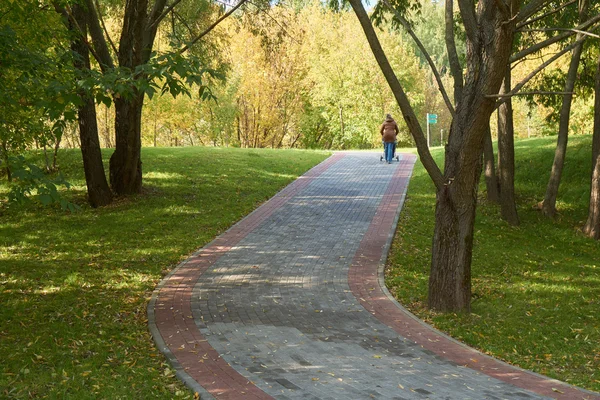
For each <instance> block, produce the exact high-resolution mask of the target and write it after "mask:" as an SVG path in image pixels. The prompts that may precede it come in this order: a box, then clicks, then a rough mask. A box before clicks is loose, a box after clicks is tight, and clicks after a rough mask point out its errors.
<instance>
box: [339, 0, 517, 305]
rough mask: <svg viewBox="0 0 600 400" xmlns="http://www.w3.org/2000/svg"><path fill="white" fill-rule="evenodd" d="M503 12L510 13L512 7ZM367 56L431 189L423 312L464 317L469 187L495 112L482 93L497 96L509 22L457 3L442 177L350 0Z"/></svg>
mask: <svg viewBox="0 0 600 400" xmlns="http://www.w3.org/2000/svg"><path fill="white" fill-rule="evenodd" d="M512 3H513V4H511V7H510V9H513V10H518V7H517V1H516V0H515V1H513V2H512ZM350 4H351V5H352V8H353V9H354V11H355V13H356V16H357V18H358V20H359V22H360V24H361V26H362V28H363V30H364V32H365V35H366V37H367V40H368V42H369V45H370V46H371V50H372V52H373V54H374V56H375V59H376V60H377V62H378V64H379V67H380V68H381V71H382V72H383V74H384V76H385V77H386V80H387V81H388V84H389V85H390V88H391V90H392V93H394V96H395V98H396V101H397V102H398V105H399V106H400V109H401V110H402V113H403V115H404V119H405V121H406V123H407V126H408V127H409V129H410V131H411V134H412V135H413V138H414V139H415V142H416V144H417V150H418V152H419V156H420V157H421V160H422V162H423V165H424V166H425V168H426V170H427V172H428V173H429V175H430V177H431V178H432V180H433V182H434V184H435V186H436V190H437V193H436V199H437V202H436V211H435V215H436V221H435V229H434V237H433V246H432V261H431V273H430V279H429V307H430V308H432V309H436V310H441V311H466V312H469V311H470V307H471V259H472V250H473V231H474V229H473V228H474V222H475V208H476V204H477V188H478V185H479V179H480V177H481V170H482V165H483V161H482V160H483V157H482V154H483V143H484V139H485V132H486V129H487V128H486V126H487V127H489V122H490V115H491V113H492V112H493V110H494V108H495V100H492V99H490V98H487V97H486V95H487V94H495V93H498V90H499V88H500V84H501V83H502V79H503V78H504V66H505V65H506V64H508V58H509V56H510V50H511V47H512V38H513V30H514V24H515V22H514V20H512V19H510V16H509V15H506V16H504V15H503V14H502V12H501V10H499V9H498V7H497V6H496V4H495V3H494V2H493V1H480V2H478V5H477V7H478V10H477V12H475V9H474V8H473V7H474V6H473V2H471V1H468V0H461V1H460V6H461V12H462V16H463V22H464V23H465V30H466V33H467V74H466V79H465V84H464V86H463V90H462V94H461V98H460V99H457V101H456V116H455V118H453V120H452V124H451V128H450V134H449V138H448V145H447V146H446V157H445V166H446V168H445V171H444V173H443V175H442V176H440V175H439V174H440V171H439V169H438V168H437V165H436V164H435V162H434V161H433V160H432V159H431V154H430V153H429V150H428V149H427V143H426V140H425V139H424V136H423V132H422V130H421V128H420V127H419V126H417V125H418V124H416V123H415V122H416V118H415V115H414V110H413V109H412V107H411V105H410V103H409V101H408V98H407V97H406V94H405V93H404V91H403V89H402V86H401V85H400V83H399V82H398V79H397V77H396V75H395V74H394V72H393V70H392V68H391V66H390V65H389V62H388V60H387V57H386V55H385V53H384V52H383V50H382V49H381V45H380V43H379V40H378V39H377V36H376V34H375V31H374V29H373V26H372V25H371V23H370V21H369V18H368V15H367V14H366V12H365V10H364V7H363V5H362V3H361V1H360V0H350Z"/></svg>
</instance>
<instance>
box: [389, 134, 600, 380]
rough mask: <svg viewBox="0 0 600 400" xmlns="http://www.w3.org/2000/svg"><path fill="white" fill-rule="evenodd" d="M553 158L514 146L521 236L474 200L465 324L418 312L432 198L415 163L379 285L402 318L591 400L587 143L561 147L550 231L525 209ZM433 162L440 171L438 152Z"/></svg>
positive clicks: (594, 336) (597, 348)
mask: <svg viewBox="0 0 600 400" xmlns="http://www.w3.org/2000/svg"><path fill="white" fill-rule="evenodd" d="M554 148H555V142H554V140H553V139H551V138H543V139H531V140H521V141H517V142H516V143H515V150H516V182H515V183H516V193H517V203H518V204H517V207H518V212H519V216H520V218H521V222H522V224H521V226H519V227H513V226H509V225H507V224H506V223H504V222H503V221H502V220H501V219H500V212H499V209H498V206H496V205H493V204H489V203H487V202H486V201H485V200H484V199H485V196H484V195H483V194H482V195H480V196H479V199H480V201H479V204H478V206H477V212H478V215H477V220H476V225H475V237H474V248H473V264H472V277H473V280H472V285H473V299H472V313H471V314H469V315H465V314H441V313H435V312H431V311H429V310H427V309H426V302H427V291H428V276H429V266H430V263H431V237H432V234H433V227H434V215H433V212H432V210H433V207H434V206H435V190H434V187H433V184H432V183H431V179H429V177H428V175H427V173H426V172H425V170H424V168H423V167H422V165H420V163H417V166H416V169H415V173H414V174H413V177H412V179H411V182H410V186H409V192H408V195H407V199H406V203H405V207H404V209H403V211H402V214H401V216H400V221H399V224H398V231H397V233H396V237H395V239H394V243H393V246H392V250H391V253H390V256H389V259H388V269H387V272H386V283H387V285H388V287H389V288H390V291H391V292H392V293H393V294H394V295H395V296H396V297H397V298H398V300H399V301H400V302H401V303H402V304H403V305H404V306H405V307H407V308H408V309H409V310H410V311H411V312H413V313H414V314H416V315H417V316H418V317H420V318H421V319H424V320H425V321H427V322H428V323H431V324H432V325H434V326H435V327H436V328H438V329H440V330H442V331H444V332H446V333H448V334H449V335H450V336H452V337H454V338H456V339H459V340H461V341H463V342H465V343H467V344H468V345H470V346H472V347H475V348H477V349H479V350H481V351H483V352H484V353H487V354H490V355H492V356H495V357H497V358H500V359H502V360H504V361H507V362H509V363H511V364H513V365H517V366H519V367H522V368H525V369H529V370H533V371H535V372H538V373H542V374H544V375H548V376H550V377H553V378H557V379H560V380H563V381H566V382H568V383H570V384H574V385H578V386H581V387H584V388H587V389H590V390H594V391H598V390H600V357H599V355H600V327H599V326H598V324H597V315H598V313H599V312H600V303H599V302H598V299H599V298H600V288H599V286H598V281H599V280H600V265H599V264H598V260H599V259H600V248H599V247H598V242H596V241H593V240H591V239H589V238H587V237H585V236H584V235H582V234H581V233H580V232H579V229H578V228H579V227H581V226H582V225H583V223H584V221H585V217H586V213H587V207H588V200H589V185H590V170H591V158H590V151H591V137H590V136H585V137H582V136H578V137H573V138H572V139H571V140H570V141H569V149H568V152H567V160H566V164H565V170H564V175H563V180H562V183H561V188H560V193H559V204H558V209H559V213H560V214H559V217H558V219H557V220H556V221H551V220H548V219H547V218H546V217H544V216H543V215H541V213H540V212H539V211H537V210H535V209H534V208H533V207H532V206H533V205H534V204H536V203H537V202H538V201H539V199H541V198H543V197H544V191H545V186H546V182H547V179H548V174H549V171H550V168H551V166H552V157H553V154H554ZM434 156H435V157H436V159H437V161H438V163H441V161H442V159H443V152H442V150H435V151H434ZM484 186H485V184H484V183H483V182H482V184H481V187H482V189H483V188H484ZM541 232H543V234H540V233H541Z"/></svg>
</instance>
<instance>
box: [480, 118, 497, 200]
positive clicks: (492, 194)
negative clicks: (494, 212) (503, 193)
mask: <svg viewBox="0 0 600 400" xmlns="http://www.w3.org/2000/svg"><path fill="white" fill-rule="evenodd" d="M484 140H485V142H484V143H483V163H484V165H485V170H484V173H485V187H486V189H487V199H488V200H489V201H492V202H494V203H498V202H499V201H500V194H499V192H498V177H497V176H496V167H495V165H496V160H495V157H494V146H493V144H492V131H491V129H490V127H489V125H488V128H487V132H486V133H485V139H484Z"/></svg>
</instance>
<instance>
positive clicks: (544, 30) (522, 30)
mask: <svg viewBox="0 0 600 400" xmlns="http://www.w3.org/2000/svg"><path fill="white" fill-rule="evenodd" d="M554 31H565V32H574V33H579V34H581V35H587V36H591V37H595V38H600V35H596V34H594V33H591V32H586V31H582V30H580V29H571V28H540V29H521V30H519V31H518V32H554Z"/></svg>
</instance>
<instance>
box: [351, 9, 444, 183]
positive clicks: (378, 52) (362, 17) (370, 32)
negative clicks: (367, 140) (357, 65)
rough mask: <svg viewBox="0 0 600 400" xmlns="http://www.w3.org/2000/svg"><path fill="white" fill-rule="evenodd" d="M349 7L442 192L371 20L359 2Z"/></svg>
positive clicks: (440, 176)
mask: <svg viewBox="0 0 600 400" xmlns="http://www.w3.org/2000/svg"><path fill="white" fill-rule="evenodd" d="M349 2H350V5H351V6H352V8H353V9H354V13H355V14H356V17H357V18H358V21H359V23H360V25H361V26H362V29H363V31H364V32H365V36H366V38H367V41H368V42H369V46H370V47H371V51H372V52H373V55H374V56H375V59H376V60H377V63H378V64H379V68H380V69H381V72H382V73H383V76H384V77H385V79H386V80H387V82H388V85H389V86H390V89H391V90H392V93H393V94H394V97H395V98H396V102H397V103H398V106H399V107H400V110H401V111H402V115H403V116H404V121H405V122H406V125H407V126H408V129H409V131H410V133H411V135H412V137H413V139H414V140H415V144H416V145H417V151H418V153H419V158H420V159H421V162H422V163H423V166H424V167H425V169H426V170H427V173H428V174H429V176H430V177H431V180H432V181H433V183H434V185H435V187H436V189H437V190H438V191H441V190H443V188H444V183H445V182H444V175H443V174H442V172H441V171H440V169H439V167H438V166H437V164H436V163H435V160H434V159H433V157H432V156H431V153H430V152H429V148H428V147H427V139H425V135H424V134H423V130H422V129H421V125H419V121H418V120H417V117H416V115H415V112H414V110H413V108H412V107H411V105H410V102H409V100H408V97H407V96H406V93H404V90H403V89H402V85H401V84H400V81H398V77H397V76H396V74H395V73H394V70H393V69H392V66H391V65H390V62H389V60H388V59H387V56H386V55H385V52H384V51H383V49H382V48H381V43H380V42H379V39H378V38H377V34H376V33H375V29H373V25H372V24H371V20H370V19H369V15H368V14H367V12H366V11H365V8H364V6H363V5H362V1H361V0H349Z"/></svg>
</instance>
